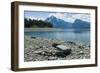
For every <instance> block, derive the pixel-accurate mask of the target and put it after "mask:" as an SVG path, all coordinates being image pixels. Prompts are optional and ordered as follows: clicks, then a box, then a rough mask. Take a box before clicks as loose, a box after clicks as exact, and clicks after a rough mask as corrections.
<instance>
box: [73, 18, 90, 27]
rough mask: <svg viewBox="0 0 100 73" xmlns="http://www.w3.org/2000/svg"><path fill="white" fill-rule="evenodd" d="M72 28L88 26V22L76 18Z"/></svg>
mask: <svg viewBox="0 0 100 73" xmlns="http://www.w3.org/2000/svg"><path fill="white" fill-rule="evenodd" d="M73 28H81V29H82V28H83V29H84V28H85V29H86V28H90V23H89V22H86V21H82V20H80V19H76V20H75V22H74V23H73Z"/></svg>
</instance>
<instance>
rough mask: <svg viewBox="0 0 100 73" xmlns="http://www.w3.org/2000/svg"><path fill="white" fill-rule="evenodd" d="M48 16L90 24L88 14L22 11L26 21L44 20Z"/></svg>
mask: <svg viewBox="0 0 100 73" xmlns="http://www.w3.org/2000/svg"><path fill="white" fill-rule="evenodd" d="M50 16H55V17H56V18H59V19H63V20H64V21H67V22H71V23H73V22H74V21H75V20H76V19H81V20H83V21H87V22H90V14H88V13H72V12H70V13H69V12H39V11H24V17H25V18H28V19H29V18H30V19H36V20H45V19H46V18H48V17H50Z"/></svg>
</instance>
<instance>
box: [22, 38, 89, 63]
mask: <svg viewBox="0 0 100 73" xmlns="http://www.w3.org/2000/svg"><path fill="white" fill-rule="evenodd" d="M54 43H56V44H60V45H64V46H66V47H68V48H69V49H70V50H71V52H70V53H69V54H64V53H63V52H61V51H60V50H59V49H58V48H56V47H54V46H53V44H54ZM73 59H90V44H82V43H77V42H72V41H67V42H65V41H62V40H58V39H47V38H41V37H34V36H24V61H25V62H30V61H50V60H73Z"/></svg>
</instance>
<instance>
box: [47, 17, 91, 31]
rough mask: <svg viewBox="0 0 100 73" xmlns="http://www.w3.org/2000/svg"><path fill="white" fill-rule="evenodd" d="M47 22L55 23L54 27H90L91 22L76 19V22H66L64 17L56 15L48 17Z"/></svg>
mask: <svg viewBox="0 0 100 73" xmlns="http://www.w3.org/2000/svg"><path fill="white" fill-rule="evenodd" d="M45 21H46V22H49V23H51V24H52V25H53V27H54V28H64V29H65V28H90V23H89V22H86V21H83V20H80V19H76V20H75V21H74V23H70V22H66V21H64V20H62V19H58V18H56V17H55V16H51V17H48V18H47V19H46V20H45Z"/></svg>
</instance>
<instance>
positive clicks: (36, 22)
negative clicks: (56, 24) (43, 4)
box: [24, 18, 53, 28]
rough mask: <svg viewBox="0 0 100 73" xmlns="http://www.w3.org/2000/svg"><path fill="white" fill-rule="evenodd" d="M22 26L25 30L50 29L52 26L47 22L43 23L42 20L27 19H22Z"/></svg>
mask: <svg viewBox="0 0 100 73" xmlns="http://www.w3.org/2000/svg"><path fill="white" fill-rule="evenodd" d="M24 26H25V27H26V28H29V27H40V28H45V27H50V28H52V27H53V26H52V24H51V23H49V22H45V21H42V20H34V19H27V18H25V19H24Z"/></svg>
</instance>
